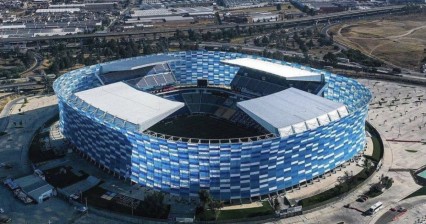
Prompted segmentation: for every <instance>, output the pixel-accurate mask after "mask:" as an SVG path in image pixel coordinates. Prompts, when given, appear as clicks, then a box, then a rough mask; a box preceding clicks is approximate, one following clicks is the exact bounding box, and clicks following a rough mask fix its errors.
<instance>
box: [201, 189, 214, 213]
mask: <svg viewBox="0 0 426 224" xmlns="http://www.w3.org/2000/svg"><path fill="white" fill-rule="evenodd" d="M198 197H199V199H200V202H201V206H202V207H203V209H206V205H208V204H209V203H210V202H211V201H212V197H211V195H210V192H209V191H208V190H200V191H199V192H198Z"/></svg>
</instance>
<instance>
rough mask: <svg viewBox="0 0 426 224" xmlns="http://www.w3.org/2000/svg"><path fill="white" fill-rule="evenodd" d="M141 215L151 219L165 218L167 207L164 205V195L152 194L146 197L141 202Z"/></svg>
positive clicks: (159, 193)
mask: <svg viewBox="0 0 426 224" xmlns="http://www.w3.org/2000/svg"><path fill="white" fill-rule="evenodd" d="M142 207H143V213H144V214H145V215H146V216H147V217H151V218H167V214H168V212H169V211H168V206H167V205H166V204H164V194H163V193H161V192H153V193H151V194H148V195H146V197H145V199H144V200H143V202H142Z"/></svg>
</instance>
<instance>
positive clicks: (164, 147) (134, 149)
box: [54, 51, 371, 200]
mask: <svg viewBox="0 0 426 224" xmlns="http://www.w3.org/2000/svg"><path fill="white" fill-rule="evenodd" d="M170 55H173V56H176V57H178V58H180V59H181V60H179V61H176V62H171V63H170V67H171V70H172V71H173V73H174V76H175V78H176V80H177V82H178V83H181V84H190V83H193V84H196V83H197V79H199V78H205V79H208V81H209V83H210V84H216V85H225V86H226V85H230V83H231V81H232V79H233V78H234V76H235V74H236V72H237V71H238V67H232V66H228V65H225V64H222V63H221V62H220V61H221V60H223V59H235V58H240V57H253V58H258V59H262V60H268V61H272V62H274V63H282V64H287V65H291V66H294V67H301V66H300V65H297V64H290V63H287V62H282V61H275V60H271V59H267V58H260V57H258V56H251V55H243V54H239V53H228V52H208V51H191V52H177V53H170ZM99 67H100V66H99V65H94V66H90V67H85V68H82V69H78V70H75V71H71V72H69V73H66V74H64V75H63V76H61V77H60V78H59V79H57V80H56V81H55V83H54V90H55V92H56V94H57V96H58V98H59V109H60V125H61V130H62V132H63V134H64V136H65V137H66V138H67V139H68V140H70V141H71V142H72V143H73V144H74V145H75V146H76V147H77V148H78V149H79V150H81V151H82V152H84V153H85V154H86V155H88V156H89V157H91V158H92V159H93V160H95V161H96V162H97V163H99V164H102V165H103V166H104V167H106V168H108V169H109V170H111V171H114V172H115V173H117V174H119V175H120V176H122V177H126V178H130V179H131V180H132V181H133V182H136V183H138V184H140V185H142V186H146V187H149V188H153V189H156V190H159V191H163V192H168V193H171V194H174V195H179V196H183V197H188V196H197V194H198V192H199V190H200V189H208V190H209V191H210V193H211V194H212V195H213V196H214V197H215V198H218V199H222V200H227V199H238V198H250V197H255V196H260V195H265V194H268V193H273V192H277V191H279V190H283V189H286V188H289V187H291V186H294V185H297V184H299V183H303V182H305V181H308V180H311V179H313V178H315V177H318V176H320V175H322V174H324V173H326V172H328V171H330V170H332V169H333V168H335V167H337V166H339V165H340V164H342V163H344V162H345V161H348V160H350V159H351V158H353V157H354V156H355V155H356V154H358V153H359V152H361V151H362V150H363V149H364V145H365V129H364V127H365V119H366V116H367V110H368V103H369V101H370V98H371V94H370V92H369V90H368V89H367V88H365V87H364V86H362V85H361V84H359V83H358V82H356V81H355V80H353V79H350V78H346V77H342V76H338V75H335V74H331V73H328V72H325V71H319V70H316V69H312V68H305V69H308V70H311V71H315V72H321V73H324V74H325V82H326V83H327V86H326V89H325V90H324V97H325V98H327V99H330V100H333V101H337V102H341V103H344V104H345V105H346V107H347V108H348V111H349V115H347V116H345V117H343V118H341V119H339V120H337V121H333V122H330V123H329V124H327V125H324V126H320V127H318V128H316V129H313V130H308V131H305V132H303V133H299V134H294V135H290V136H288V137H284V138H282V137H272V138H267V139H260V140H257V141H245V142H244V141H242V142H233V143H231V142H228V143H224V142H221V143H193V142H185V141H178V140H170V139H165V138H162V137H161V136H160V137H155V136H153V135H148V134H145V133H141V132H139V131H138V130H137V128H136V127H134V126H132V125H131V124H129V123H126V122H124V121H123V120H120V119H119V118H114V117H113V116H109V115H106V116H105V115H102V114H103V113H100V112H99V111H98V110H96V108H93V107H92V106H91V105H88V104H86V103H85V102H82V101H81V100H79V98H77V97H76V96H75V95H74V93H76V92H79V91H83V90H87V89H91V88H94V87H98V86H100V85H101V83H100V81H99V80H98V79H97V78H96V73H99V70H100V69H99Z"/></svg>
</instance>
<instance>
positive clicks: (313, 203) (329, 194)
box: [298, 169, 372, 210]
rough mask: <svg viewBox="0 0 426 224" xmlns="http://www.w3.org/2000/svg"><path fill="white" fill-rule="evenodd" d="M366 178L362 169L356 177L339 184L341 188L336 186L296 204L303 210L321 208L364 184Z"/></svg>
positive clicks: (366, 174) (366, 175) (364, 170)
mask: <svg viewBox="0 0 426 224" xmlns="http://www.w3.org/2000/svg"><path fill="white" fill-rule="evenodd" d="M370 172H371V171H370ZM371 173H372V172H371ZM371 173H370V174H371ZM368 177H369V175H368V173H367V172H366V169H363V170H362V171H361V172H359V173H358V174H357V175H355V176H353V177H352V180H351V181H349V182H344V183H342V184H341V186H336V187H334V188H331V189H329V190H327V191H324V192H322V193H320V194H317V195H314V196H312V197H309V198H305V199H302V200H300V201H299V202H298V204H299V205H302V206H303V210H309V209H311V208H315V207H318V206H321V205H323V204H326V203H327V202H329V201H330V200H331V199H333V198H335V197H338V196H340V195H342V194H344V193H347V192H349V191H350V190H351V189H353V188H356V187H357V186H358V185H359V184H361V183H362V182H364V181H365V180H366V179H367V178H368Z"/></svg>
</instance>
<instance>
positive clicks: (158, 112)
mask: <svg viewBox="0 0 426 224" xmlns="http://www.w3.org/2000/svg"><path fill="white" fill-rule="evenodd" d="M75 95H76V96H77V97H78V98H80V99H81V100H83V101H85V102H86V103H88V104H90V105H92V106H93V107H96V108H98V109H100V110H102V111H105V112H107V113H109V114H111V115H112V116H115V117H117V118H120V119H123V120H125V121H127V122H130V123H133V124H137V125H139V130H140V131H144V130H146V129H148V128H149V127H151V126H153V125H154V124H156V123H158V122H159V121H161V120H163V119H164V118H166V117H167V116H169V115H170V114H172V113H173V112H175V111H177V110H179V109H180V108H182V107H183V106H184V104H183V103H181V102H175V101H171V100H167V99H164V98H162V97H159V96H155V95H152V94H150V93H146V92H142V91H139V90H136V89H134V88H132V87H130V86H128V85H127V84H125V83H123V82H117V83H113V84H109V85H105V86H101V87H97V88H93V89H89V90H85V91H81V92H78V93H75Z"/></svg>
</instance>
